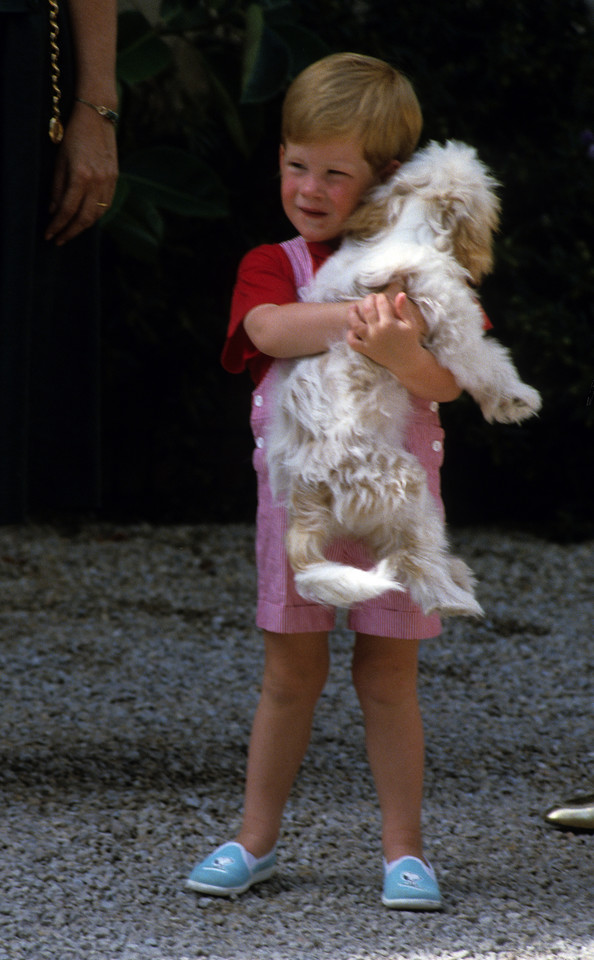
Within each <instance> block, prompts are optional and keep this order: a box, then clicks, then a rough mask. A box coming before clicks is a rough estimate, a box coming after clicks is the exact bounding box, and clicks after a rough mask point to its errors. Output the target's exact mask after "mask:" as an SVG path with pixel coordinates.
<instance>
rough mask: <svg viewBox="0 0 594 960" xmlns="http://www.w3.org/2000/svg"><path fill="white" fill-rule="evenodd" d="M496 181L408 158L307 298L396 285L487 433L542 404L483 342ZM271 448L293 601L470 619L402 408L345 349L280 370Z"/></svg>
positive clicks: (374, 368) (377, 375) (473, 170)
mask: <svg viewBox="0 0 594 960" xmlns="http://www.w3.org/2000/svg"><path fill="white" fill-rule="evenodd" d="M495 187H496V184H495V181H494V180H493V179H492V178H491V176H490V175H489V173H488V172H487V170H486V168H485V167H484V166H483V164H482V163H481V162H480V161H479V160H478V158H477V156H476V153H475V151H474V150H473V149H472V148H471V147H468V146H466V145H465V144H462V143H457V142H454V141H449V142H448V143H446V144H445V146H441V145H439V144H437V143H431V144H430V145H429V146H428V147H427V148H425V149H424V150H421V151H419V152H418V153H417V154H416V155H415V156H414V157H413V158H412V159H411V160H410V161H409V162H408V163H406V164H405V165H404V166H403V167H401V168H400V170H398V172H397V173H396V174H395V175H394V176H393V177H392V178H391V179H390V180H389V181H388V182H387V183H386V184H384V185H382V186H380V187H378V188H376V189H375V190H374V191H373V192H372V194H371V196H370V198H369V200H368V202H366V203H364V204H363V205H362V207H361V208H360V209H359V211H357V213H356V214H355V215H354V217H353V221H352V224H351V232H350V233H349V235H348V236H347V238H346V239H345V240H344V241H343V243H342V245H341V247H340V249H339V250H338V251H337V252H336V253H335V254H334V255H333V256H332V257H331V258H330V259H329V260H328V261H327V262H326V263H325V264H324V266H323V267H322V268H321V269H320V270H319V271H318V273H317V275H316V277H315V278H314V280H313V281H312V283H311V284H310V285H309V286H308V287H307V288H306V290H305V291H302V298H303V299H304V300H307V301H309V302H315V303H320V302H327V301H336V300H345V299H359V298H360V297H362V296H365V295H366V294H367V293H369V292H371V291H374V290H379V289H382V288H383V287H385V286H386V285H387V284H389V283H391V282H392V281H394V280H397V279H399V280H400V281H401V282H402V283H403V284H404V288H405V290H406V292H407V293H408V295H409V297H410V298H411V299H412V300H414V301H415V302H416V303H417V304H418V305H419V307H420V309H421V310H422V313H423V316H424V317H425V320H426V323H427V328H428V333H427V337H426V341H425V345H426V346H427V348H428V349H429V350H431V352H432V353H433V354H434V355H435V357H436V358H437V360H438V361H439V363H440V364H441V365H442V366H444V367H447V368H448V369H449V370H451V371H452V373H453V374H454V376H455V378H456V380H457V382H458V384H459V385H460V386H461V387H462V388H464V389H465V390H467V391H468V392H469V393H470V394H471V396H473V397H474V399H475V400H476V401H477V403H478V404H479V405H480V407H481V410H482V412H483V415H484V416H485V418H486V419H487V420H488V421H492V420H499V421H501V422H519V421H520V420H523V419H524V418H526V417H529V416H531V415H532V414H534V413H536V412H537V410H538V409H539V408H540V397H539V394H538V393H537V391H536V390H534V389H532V388H531V387H529V386H527V385H526V384H524V383H522V381H521V380H520V378H519V376H518V374H517V372H516V369H515V367H514V365H513V363H512V361H511V359H510V357H509V354H508V351H507V350H506V349H505V348H504V347H503V346H502V345H501V344H500V343H498V342H497V341H496V340H494V339H493V338H492V337H485V336H484V330H483V313H482V310H481V308H480V305H479V303H478V301H477V298H476V295H475V294H474V293H473V292H472V290H471V288H470V286H469V281H473V282H475V283H476V282H478V281H479V280H480V279H481V277H482V276H483V274H484V273H486V272H487V271H488V270H489V269H490V268H491V265H492V255H491V243H492V232H493V230H494V229H495V227H496V225H497V218H498V200H497V197H496V194H495ZM275 408H276V416H275V420H274V422H273V424H272V428H271V435H270V438H269V444H268V463H269V468H270V475H271V482H272V488H273V490H274V492H275V495H276V496H277V497H282V498H283V499H284V500H285V501H286V504H287V508H288V512H289V528H288V533H287V552H288V556H289V560H290V562H291V565H292V567H293V570H294V571H295V583H296V587H297V590H298V591H299V593H301V594H302V595H303V596H304V597H309V598H312V599H315V600H318V601H321V602H323V603H329V604H332V605H335V606H350V605H351V604H353V603H357V602H360V601H363V600H366V599H369V598H371V597H374V596H378V595H379V594H381V593H383V592H385V591H386V590H403V589H408V590H409V591H410V594H411V596H412V598H413V600H414V601H415V602H416V603H418V604H419V605H420V606H421V608H422V609H423V611H424V612H425V613H429V612H431V611H434V610H435V611H438V612H439V613H441V614H442V615H448V614H468V615H472V616H478V615H480V614H481V613H482V610H481V607H480V605H479V604H478V602H477V601H476V599H475V597H474V593H473V577H472V574H471V573H470V571H469V570H468V568H467V567H466V565H465V564H464V563H463V562H462V561H461V560H459V559H456V558H454V557H452V556H451V555H450V553H449V550H448V544H447V540H446V534H445V529H444V524H443V522H442V520H441V517H440V515H439V513H438V511H437V509H436V506H435V503H434V500H433V498H432V496H431V494H430V493H429V491H428V489H427V484H426V477H425V472H424V470H423V468H422V467H421V466H420V464H419V462H418V461H417V459H416V457H414V456H412V455H411V454H410V453H407V452H406V451H405V450H404V448H403V442H404V435H405V431H406V424H407V418H408V415H409V412H410V411H409V398H408V393H407V391H406V389H405V388H404V387H403V386H402V385H401V384H400V383H399V381H398V380H397V379H396V377H394V376H393V374H391V373H389V372H388V371H387V370H386V369H385V368H383V367H380V366H379V365H378V364H376V363H374V362H373V361H372V360H369V359H368V358H367V357H364V356H362V355H361V354H359V353H356V352H355V351H354V350H352V349H351V348H350V347H349V346H348V345H347V344H346V342H339V343H335V344H333V345H332V346H331V347H330V349H329V350H328V352H327V353H324V354H321V355H319V356H315V357H307V358H304V359H301V360H298V361H294V362H292V363H287V364H285V365H284V373H283V374H282V375H281V377H280V382H279V386H278V394H277V402H276V404H275ZM336 536H346V537H350V538H353V539H364V540H366V542H367V543H368V545H369V547H370V549H371V551H372V553H373V555H374V557H375V558H376V560H377V564H376V566H375V567H374V568H373V569H372V570H369V571H364V570H359V569H358V568H356V567H350V566H347V565H345V564H340V563H333V562H330V561H328V560H327V559H326V557H325V556H324V550H325V548H326V546H327V545H328V543H329V542H330V541H331V540H332V539H334V538H335V537H336Z"/></svg>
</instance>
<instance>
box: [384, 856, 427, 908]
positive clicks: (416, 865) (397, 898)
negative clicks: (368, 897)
mask: <svg viewBox="0 0 594 960" xmlns="http://www.w3.org/2000/svg"><path fill="white" fill-rule="evenodd" d="M382 903H383V904H384V906H385V907H391V908H392V909H396V910H441V906H442V903H441V893H440V892H439V886H438V884H437V880H436V878H435V871H434V870H433V867H431V866H430V865H429V864H426V863H423V861H422V860H419V859H418V857H400V859H399V860H394V861H393V862H392V863H390V864H386V863H385V861H384V892H383V896H382Z"/></svg>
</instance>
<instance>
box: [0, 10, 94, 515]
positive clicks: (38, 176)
mask: <svg viewBox="0 0 594 960" xmlns="http://www.w3.org/2000/svg"><path fill="white" fill-rule="evenodd" d="M18 11H21V12H18ZM59 48H60V55H59V67H60V87H61V91H62V98H61V104H60V106H61V114H62V120H63V122H65V121H66V120H67V117H68V113H69V109H70V106H71V104H72V99H73V85H74V77H73V54H72V46H71V38H70V33H69V29H68V21H67V11H66V4H65V0H60V33H59ZM0 71H1V72H0V123H1V129H2V139H1V141H0V523H10V522H18V521H21V520H24V519H26V518H27V517H28V516H31V515H34V514H36V513H39V512H43V513H47V512H53V511H68V512H71V511H75V512H76V511H86V510H89V509H93V508H95V507H96V506H98V503H99V318H98V306H99V297H98V248H97V240H98V237H97V231H96V230H95V229H93V230H90V231H86V232H85V233H83V234H82V235H81V236H79V237H77V238H75V239H74V240H71V241H69V242H68V243H67V244H66V245H65V246H64V247H61V248H58V247H56V246H55V244H54V243H53V242H49V243H48V242H47V241H46V240H44V237H43V234H44V231H45V228H46V226H47V223H48V221H49V212H48V210H49V202H50V187H51V183H52V176H53V168H54V162H55V157H56V150H57V148H56V146H55V145H54V144H52V143H51V141H50V139H49V136H48V129H49V120H50V117H51V84H50V62H49V21H48V4H47V2H44V3H38V2H37V0H0Z"/></svg>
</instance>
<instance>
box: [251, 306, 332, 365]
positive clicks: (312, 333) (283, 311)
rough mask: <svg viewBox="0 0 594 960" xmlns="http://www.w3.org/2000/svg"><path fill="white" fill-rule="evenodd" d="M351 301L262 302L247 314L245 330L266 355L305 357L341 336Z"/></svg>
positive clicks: (321, 349)
mask: <svg viewBox="0 0 594 960" xmlns="http://www.w3.org/2000/svg"><path fill="white" fill-rule="evenodd" d="M350 307H351V304H350V303H348V302H345V303H286V304H283V305H281V306H277V305H275V304H272V303H262V304H259V306H257V307H254V308H253V309H252V310H250V311H249V313H247V314H246V316H245V319H244V321H243V325H244V327H245V331H246V333H247V335H248V337H249V338H250V340H251V341H252V343H253V344H254V346H255V347H257V348H258V350H260V351H261V352H262V353H265V354H267V355H268V356H269V357H305V356H311V355H312V354H315V353H323V352H324V351H325V350H327V349H328V347H329V345H330V344H331V343H332V342H333V341H334V340H340V339H341V338H342V337H344V335H345V332H346V331H347V329H348V325H349V312H350Z"/></svg>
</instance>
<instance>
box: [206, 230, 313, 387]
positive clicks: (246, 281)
mask: <svg viewBox="0 0 594 960" xmlns="http://www.w3.org/2000/svg"><path fill="white" fill-rule="evenodd" d="M296 300H297V290H296V289H295V280H294V277H293V270H292V268H291V264H290V263H289V259H288V257H287V255H286V253H285V252H284V250H283V249H282V247H281V246H280V245H279V244H274V245H273V244H266V245H264V246H261V247H256V248H255V250H251V251H250V252H249V253H248V254H246V256H245V257H244V258H243V260H242V261H241V263H240V265H239V270H238V272H237V280H236V283H235V288H234V290H233V299H232V301H231V319H230V321H229V328H228V330H227V338H226V340H225V344H224V346H223V354H222V358H221V359H222V364H223V367H224V368H225V370H227V371H228V372H229V373H242V372H243V371H244V370H246V369H247V370H249V371H250V373H251V375H252V378H253V379H254V381H255V382H258V380H260V379H261V377H262V376H263V374H264V372H265V371H266V369H267V368H268V366H269V365H270V362H271V358H270V357H267V356H266V355H265V354H262V353H260V351H259V350H258V349H257V348H256V347H255V346H254V344H253V343H252V342H251V340H250V338H249V337H248V335H247V333H246V332H245V328H244V326H243V320H244V317H245V316H246V314H248V313H249V312H250V310H253V308H254V307H257V306H259V305H260V304H262V303H275V304H278V305H279V306H280V305H282V304H284V303H294V302H295V301H296Z"/></svg>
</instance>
